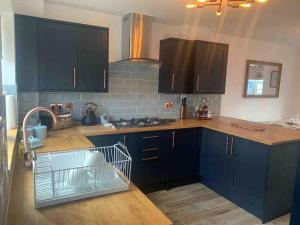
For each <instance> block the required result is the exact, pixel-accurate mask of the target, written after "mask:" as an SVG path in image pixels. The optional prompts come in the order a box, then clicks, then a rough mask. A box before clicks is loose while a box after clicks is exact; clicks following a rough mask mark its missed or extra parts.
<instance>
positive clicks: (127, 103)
mask: <svg viewBox="0 0 300 225" xmlns="http://www.w3.org/2000/svg"><path fill="white" fill-rule="evenodd" d="M182 96H183V95H177V94H159V93H158V68H157V67H155V66H151V65H147V64H111V65H110V75H109V93H78V92H68V93H66V92H64V93H61V92H59V93H58V92H55V93H54V92H47V93H45V92H41V93H20V95H19V112H20V118H22V116H23V115H24V113H25V112H27V111H28V110H29V109H30V108H32V107H34V106H37V105H42V106H48V105H49V104H50V103H59V102H72V103H73V105H74V111H73V118H74V119H80V118H81V112H82V108H83V105H84V103H87V102H94V103H96V104H97V105H98V106H99V109H100V110H99V112H100V113H105V114H108V115H110V116H111V117H112V119H114V120H116V119H119V118H124V119H126V118H131V117H143V116H159V117H162V118H178V117H179V107H180V101H181V100H180V99H181V97H182ZM202 97H206V98H208V101H209V105H210V106H211V107H212V109H213V112H214V114H215V115H219V113H220V100H221V99H220V98H221V96H220V95H187V103H188V106H189V112H190V113H191V112H192V111H193V109H194V106H195V105H196V104H199V103H200V99H201V98H202ZM168 101H172V102H173V103H174V108H173V109H166V108H165V107H164V105H165V103H166V102H168Z"/></svg>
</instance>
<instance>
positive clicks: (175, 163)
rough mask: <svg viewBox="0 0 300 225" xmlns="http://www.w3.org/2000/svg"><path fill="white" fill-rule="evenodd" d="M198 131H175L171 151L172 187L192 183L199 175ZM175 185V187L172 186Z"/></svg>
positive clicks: (170, 170)
mask: <svg viewBox="0 0 300 225" xmlns="http://www.w3.org/2000/svg"><path fill="white" fill-rule="evenodd" d="M197 134H198V130H197V129H180V130H175V131H173V143H172V148H171V150H170V165H169V180H170V182H171V186H174V185H175V186H176V185H177V184H182V183H185V184H187V183H192V182H194V181H195V178H196V175H197V168H196V165H197V151H198V141H197V137H198V135H197ZM172 183H174V185H172Z"/></svg>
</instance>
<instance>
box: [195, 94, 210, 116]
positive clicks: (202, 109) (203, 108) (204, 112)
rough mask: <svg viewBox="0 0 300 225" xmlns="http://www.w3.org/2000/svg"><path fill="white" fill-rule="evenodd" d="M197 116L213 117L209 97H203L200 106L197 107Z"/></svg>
mask: <svg viewBox="0 0 300 225" xmlns="http://www.w3.org/2000/svg"><path fill="white" fill-rule="evenodd" d="M195 118H196V119H200V120H211V119H212V110H211V109H210V108H209V107H208V104H207V98H202V99H201V103H200V106H196V107H195Z"/></svg>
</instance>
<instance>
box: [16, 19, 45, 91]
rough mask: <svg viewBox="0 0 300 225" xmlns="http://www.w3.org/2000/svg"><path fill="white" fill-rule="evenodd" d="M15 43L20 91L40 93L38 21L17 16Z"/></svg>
mask: <svg viewBox="0 0 300 225" xmlns="http://www.w3.org/2000/svg"><path fill="white" fill-rule="evenodd" d="M15 42H16V78H17V84H18V91H20V92H25V91H30V92H35V91H38V90H39V77H38V75H39V68H38V50H37V21H36V19H35V18H34V17H30V16H22V15H16V16H15Z"/></svg>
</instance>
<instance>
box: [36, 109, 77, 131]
mask: <svg viewBox="0 0 300 225" xmlns="http://www.w3.org/2000/svg"><path fill="white" fill-rule="evenodd" d="M49 108H50V110H51V111H52V112H53V113H54V115H55V117H56V120H57V122H56V124H55V126H54V127H53V120H52V118H51V116H50V115H49V114H48V113H43V112H41V113H40V120H41V123H42V124H43V125H45V126H47V127H48V128H49V129H52V130H61V129H65V128H70V127H71V126H72V113H71V112H72V110H73V105H72V103H64V104H62V103H59V104H50V106H49Z"/></svg>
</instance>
